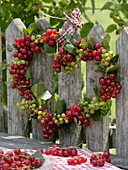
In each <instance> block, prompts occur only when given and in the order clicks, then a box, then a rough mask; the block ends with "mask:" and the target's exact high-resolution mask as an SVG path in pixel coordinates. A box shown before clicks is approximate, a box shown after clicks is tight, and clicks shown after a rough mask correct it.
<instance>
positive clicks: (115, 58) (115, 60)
mask: <svg viewBox="0 0 128 170" xmlns="http://www.w3.org/2000/svg"><path fill="white" fill-rule="evenodd" d="M118 59H119V55H118V54H116V55H115V56H114V57H113V58H112V59H111V60H110V61H111V62H112V63H113V64H115V63H117V61H118Z"/></svg>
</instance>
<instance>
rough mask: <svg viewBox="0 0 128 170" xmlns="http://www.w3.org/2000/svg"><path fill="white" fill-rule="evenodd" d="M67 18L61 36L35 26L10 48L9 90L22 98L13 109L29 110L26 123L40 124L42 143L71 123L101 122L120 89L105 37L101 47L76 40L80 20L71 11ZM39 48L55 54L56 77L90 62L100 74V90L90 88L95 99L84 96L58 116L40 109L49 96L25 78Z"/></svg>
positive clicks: (115, 67) (50, 30)
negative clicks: (15, 50)
mask: <svg viewBox="0 0 128 170" xmlns="http://www.w3.org/2000/svg"><path fill="white" fill-rule="evenodd" d="M71 16H72V18H70V17H68V16H67V20H68V21H70V22H71V23H72V26H71V27H69V28H68V29H67V31H65V32H64V34H62V35H61V34H60V33H59V32H58V31H56V30H55V29H47V30H39V29H38V24H37V25H36V28H37V29H36V31H35V29H31V27H29V28H28V29H24V33H25V36H24V37H17V38H15V44H14V47H15V48H16V49H17V52H15V53H14V54H13V57H14V59H13V60H12V61H11V62H12V64H11V65H10V67H11V68H10V70H9V72H10V77H9V78H10V81H11V83H12V85H11V88H13V89H18V90H19V95H20V96H23V99H22V101H21V103H17V106H18V107H20V109H21V110H26V109H27V110H28V109H29V114H28V118H29V119H31V118H34V119H39V120H40V123H41V124H42V125H43V129H42V132H43V134H44V135H43V138H44V139H48V138H49V136H50V135H52V134H54V133H55V131H56V130H57V129H58V128H60V127H62V126H63V125H65V124H71V123H73V122H74V120H77V121H78V122H79V123H80V124H82V125H84V126H89V124H90V120H89V118H90V117H91V116H92V117H93V119H94V120H102V118H103V116H105V115H106V114H107V113H108V112H109V111H110V107H111V102H110V99H111V98H116V97H117V95H118V94H120V91H121V89H122V85H121V84H120V81H121V80H122V79H123V78H121V77H119V76H118V71H119V69H120V65H119V64H117V60H118V56H114V55H113V51H111V50H110V47H109V43H108V39H109V35H106V36H105V37H104V39H102V46H101V45H99V44H97V43H94V41H93V39H92V38H91V37H86V38H82V39H79V40H76V39H75V37H74V33H75V30H76V27H78V28H82V26H83V23H81V22H79V19H80V18H81V13H80V11H79V9H78V8H77V9H75V10H74V11H73V12H72V14H71ZM34 28H35V27H34ZM37 30H38V31H37ZM40 32H41V33H40ZM41 48H43V49H44V50H45V51H46V52H47V53H50V54H51V53H52V54H55V55H54V56H55V58H54V64H53V66H52V67H53V68H54V69H55V71H56V72H57V73H60V72H62V71H63V72H65V73H68V74H70V73H72V71H73V70H74V69H77V68H79V63H80V62H81V60H82V61H85V62H87V61H91V60H94V61H95V64H96V65H97V70H95V71H96V72H100V73H102V77H100V78H99V84H100V87H98V86H96V87H95V88H94V92H95V94H96V96H94V97H92V99H90V98H88V97H87V95H86V94H84V95H83V98H82V99H80V102H79V104H78V105H74V106H72V107H71V108H70V109H67V110H65V111H64V112H62V113H59V114H57V113H49V112H48V110H46V109H44V108H43V105H44V104H45V101H46V100H48V99H49V98H51V94H50V93H49V91H48V90H46V91H45V90H44V84H43V83H38V84H35V85H32V83H31V82H32V81H31V76H30V74H29V73H30V64H31V61H32V58H33V54H34V53H35V52H36V53H41ZM59 105H62V106H63V107H64V103H63V102H62V101H59Z"/></svg>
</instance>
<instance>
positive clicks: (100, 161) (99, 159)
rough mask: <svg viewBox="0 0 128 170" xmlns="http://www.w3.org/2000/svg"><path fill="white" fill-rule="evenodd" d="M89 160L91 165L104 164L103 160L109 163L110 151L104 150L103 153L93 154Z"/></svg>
mask: <svg viewBox="0 0 128 170" xmlns="http://www.w3.org/2000/svg"><path fill="white" fill-rule="evenodd" d="M90 162H91V164H92V165H93V166H100V167H101V166H104V164H105V162H108V163H111V159H110V153H109V152H108V151H104V153H103V154H99V155H98V156H97V155H95V154H93V155H92V156H91V158H90Z"/></svg>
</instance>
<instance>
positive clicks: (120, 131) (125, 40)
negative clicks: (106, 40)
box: [116, 27, 128, 156]
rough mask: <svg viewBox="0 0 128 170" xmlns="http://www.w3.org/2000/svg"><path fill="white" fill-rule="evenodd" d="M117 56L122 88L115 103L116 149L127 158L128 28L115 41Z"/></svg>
mask: <svg viewBox="0 0 128 170" xmlns="http://www.w3.org/2000/svg"><path fill="white" fill-rule="evenodd" d="M116 43H117V46H116V47H117V48H116V50H117V54H119V63H120V64H121V70H120V76H121V77H124V80H123V82H122V83H121V84H122V86H123V88H122V90H121V94H120V95H119V96H118V98H117V100H116V101H117V102H116V106H117V107H116V149H117V154H118V155H120V156H128V128H127V127H128V45H127V44H128V27H127V28H125V29H124V30H123V31H122V32H121V34H120V36H119V37H118V39H117V42H116Z"/></svg>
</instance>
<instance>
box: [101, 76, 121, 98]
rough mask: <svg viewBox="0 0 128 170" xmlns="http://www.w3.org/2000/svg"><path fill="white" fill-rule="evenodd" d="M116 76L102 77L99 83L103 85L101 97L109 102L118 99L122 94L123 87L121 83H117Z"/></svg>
mask: <svg viewBox="0 0 128 170" xmlns="http://www.w3.org/2000/svg"><path fill="white" fill-rule="evenodd" d="M115 79H116V74H115V73H111V74H109V75H108V76H107V77H100V78H99V83H100V85H102V87H101V88H100V95H101V99H102V100H109V99H111V98H116V97H117V95H118V94H120V90H121V89H122V85H121V84H120V83H119V82H115V81H114V80H115Z"/></svg>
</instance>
